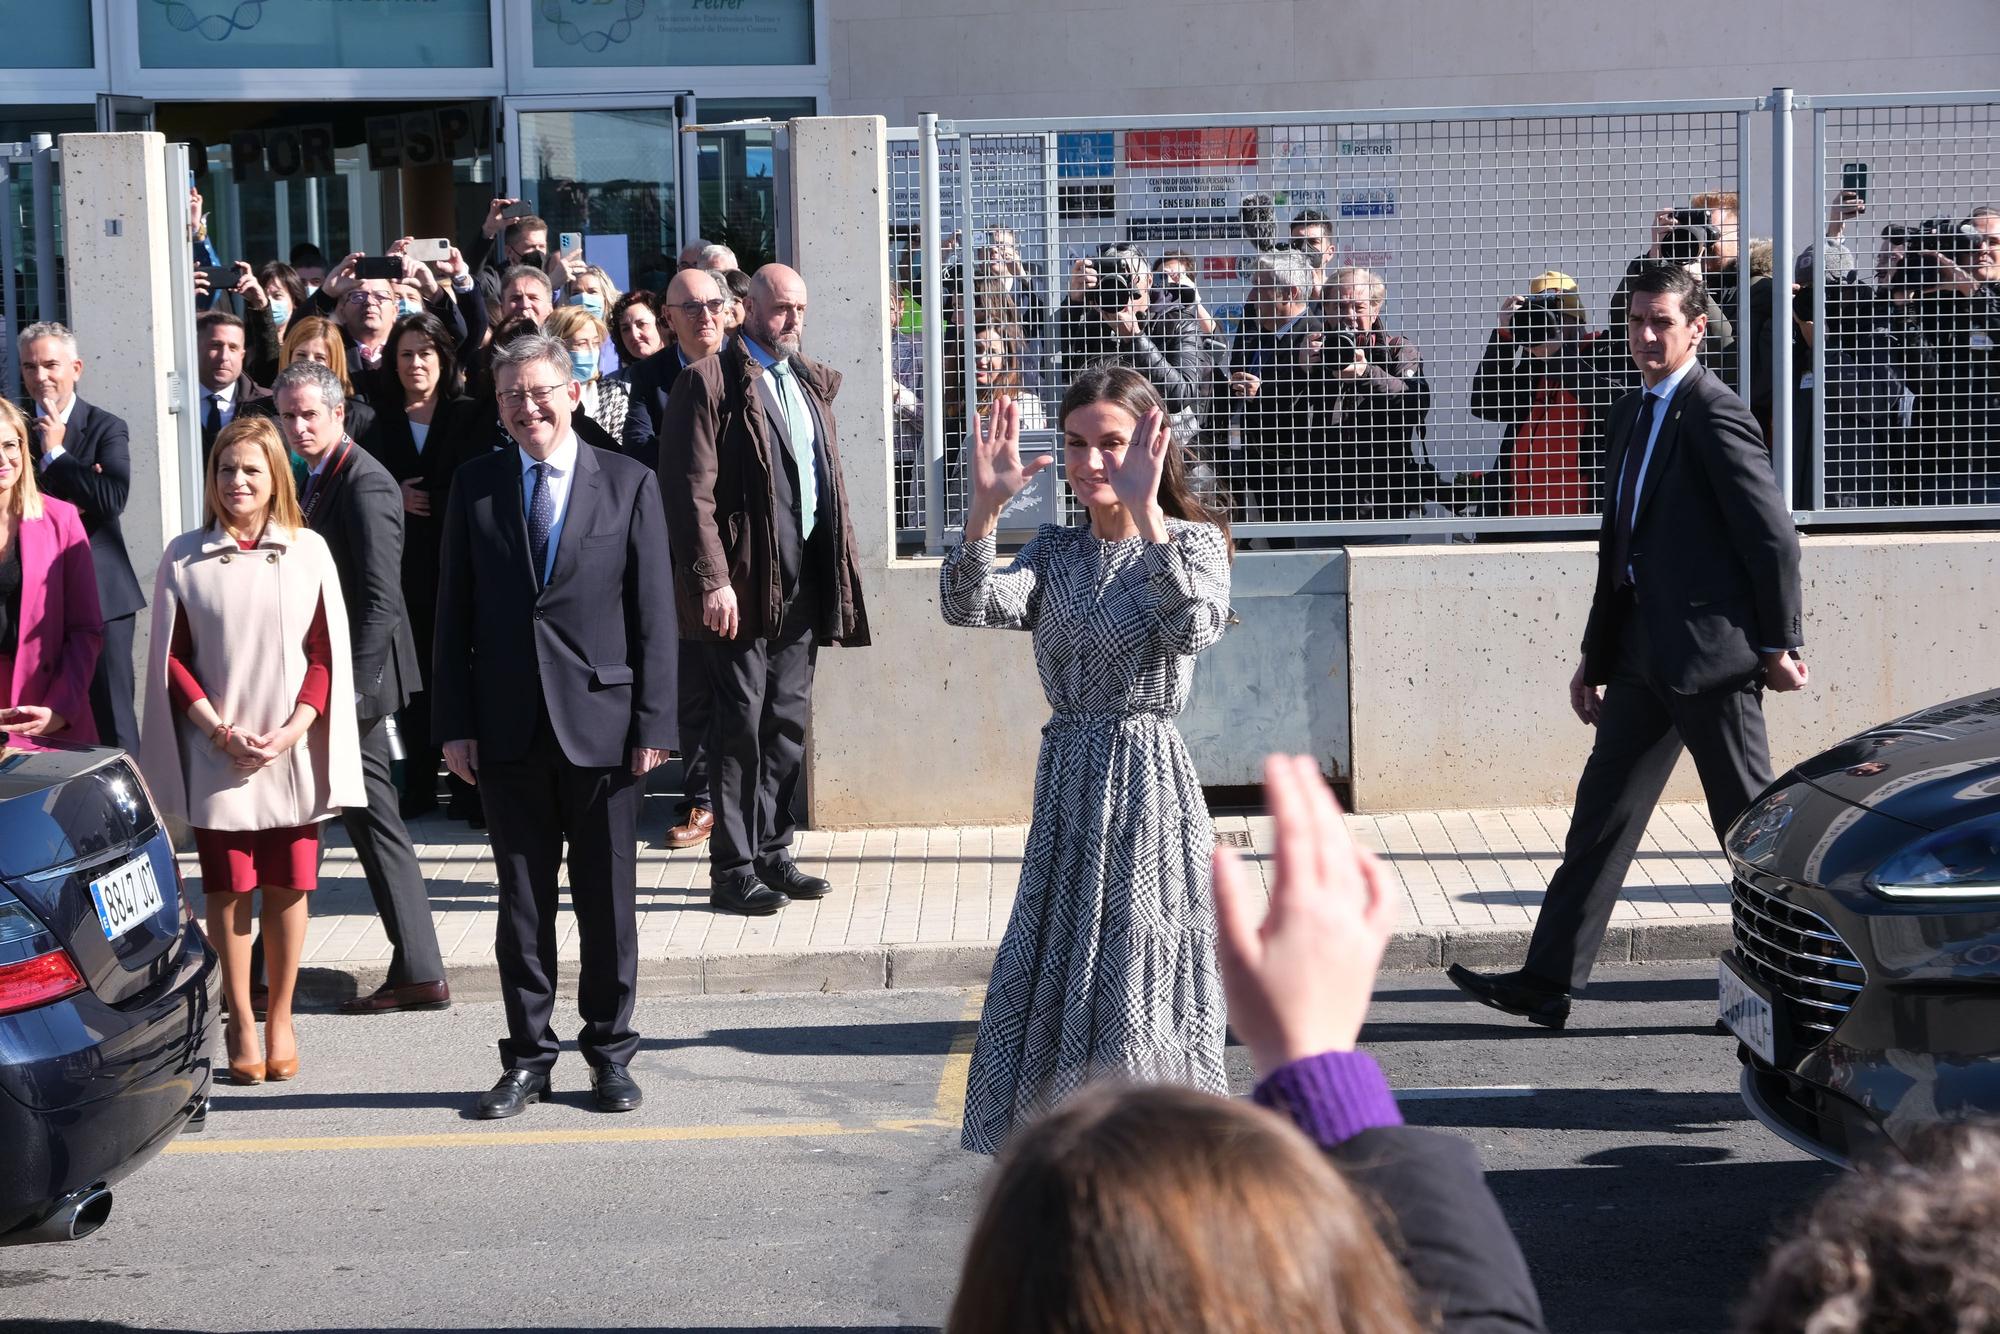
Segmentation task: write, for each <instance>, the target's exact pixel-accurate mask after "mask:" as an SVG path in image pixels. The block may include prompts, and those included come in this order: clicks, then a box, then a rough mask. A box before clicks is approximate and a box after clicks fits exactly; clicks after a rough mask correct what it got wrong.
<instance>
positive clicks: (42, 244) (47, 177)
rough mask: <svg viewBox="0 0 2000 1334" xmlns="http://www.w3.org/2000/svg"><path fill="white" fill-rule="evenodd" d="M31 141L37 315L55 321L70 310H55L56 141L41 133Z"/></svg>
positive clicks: (39, 317) (39, 318)
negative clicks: (33, 159)
mask: <svg viewBox="0 0 2000 1334" xmlns="http://www.w3.org/2000/svg"><path fill="white" fill-rule="evenodd" d="M28 142H29V143H30V144H32V145H33V146H34V150H35V161H34V168H33V171H34V191H35V318H36V319H38V320H53V319H57V318H59V317H60V315H61V314H64V313H67V312H59V311H58V310H57V309H56V148H55V142H56V141H55V140H54V139H53V138H51V137H50V136H49V135H46V134H38V135H36V136H34V137H33V138H32V139H30V140H29V141H28ZM8 280H9V281H10V282H11V281H12V280H13V279H12V275H11V274H10V275H9V276H8Z"/></svg>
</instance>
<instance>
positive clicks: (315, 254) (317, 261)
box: [290, 241, 327, 269]
mask: <svg viewBox="0 0 2000 1334" xmlns="http://www.w3.org/2000/svg"><path fill="white" fill-rule="evenodd" d="M290 259H291V264H292V267H293V268H294V269H323V268H326V267H327V262H326V254H325V252H324V251H322V250H321V249H320V248H319V247H318V246H316V245H314V244H313V243H312V242H311V241H301V242H299V243H298V244H297V245H295V246H293V247H292V253H291V256H290Z"/></svg>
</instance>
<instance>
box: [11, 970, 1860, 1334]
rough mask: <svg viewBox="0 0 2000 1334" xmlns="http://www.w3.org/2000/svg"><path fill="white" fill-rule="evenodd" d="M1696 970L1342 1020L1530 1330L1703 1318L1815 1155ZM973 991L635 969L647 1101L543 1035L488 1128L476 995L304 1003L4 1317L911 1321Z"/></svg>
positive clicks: (946, 1248)
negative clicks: (1480, 1193)
mask: <svg viewBox="0 0 2000 1334" xmlns="http://www.w3.org/2000/svg"><path fill="white" fill-rule="evenodd" d="M1714 994H1715V985H1714V978H1713V974H1712V972H1711V971H1710V970H1709V969H1707V968H1692V967H1666V968H1626V969H1620V970H1615V971H1612V972H1608V973H1607V974H1605V975H1604V977H1603V979H1602V983H1601V985H1600V986H1598V987H1596V988H1594V989H1593V996H1592V998H1591V999H1589V1000H1586V1001H1583V1002H1580V1003H1579V1004H1578V1006H1577V1009H1576V1012H1575V1014H1574V1015H1573V1016H1572V1021H1573V1024H1574V1027H1573V1028H1572V1029H1571V1030H1570V1031H1569V1032H1568V1033H1567V1034H1565V1035H1561V1036H1556V1035H1550V1034H1545V1033H1543V1032H1541V1031H1540V1030H1535V1029H1530V1028H1528V1027H1526V1026H1525V1025H1517V1024H1516V1023H1514V1022H1513V1021H1511V1020H1508V1019H1507V1018H1506V1017H1505V1016H1501V1015H1498V1014H1495V1013H1493V1012H1492V1011H1488V1010H1483V1009H1479V1008H1477V1007H1474V1006H1471V1005H1469V1004H1467V1003H1464V1002H1461V1001H1459V1000H1457V999H1456V993H1455V992H1453V991H1451V990H1450V988H1449V987H1448V986H1447V985H1446V984H1445V983H1444V982H1443V979H1442V978H1441V977H1437V978H1432V977H1429V976H1425V975H1414V974H1403V975H1392V976H1390V977H1387V978H1385V979H1384V980H1383V985H1382V988H1381V990H1380V992H1379V994H1378V997H1377V1005H1376V1009H1375V1011H1374V1014H1373V1016H1372V1018H1373V1022H1372V1024H1371V1026H1370V1028H1369V1031H1368V1033H1367V1034H1366V1040H1367V1042H1368V1044H1369V1046H1370V1047H1371V1049H1372V1050H1374V1051H1375V1052H1376V1053H1377V1055H1378V1056H1379V1057H1380V1059H1381V1060H1382V1061H1383V1063H1384V1065H1385V1067H1386V1068H1387V1069H1388V1071H1389V1074H1390V1078H1391V1080H1392V1082H1393V1083H1394V1084H1395V1085H1396V1086H1397V1087H1398V1088H1399V1089H1400V1090H1403V1091H1404V1092H1405V1094H1406V1100H1405V1104H1404V1107H1405V1113H1406V1115H1407V1116H1408V1118H1409V1119H1410V1120H1411V1121H1412V1122H1414V1123H1417V1124H1422V1125H1427V1126H1433V1127H1436V1128H1438V1129H1440V1130H1444V1131H1448V1132H1450V1133H1454V1134H1462V1135H1466V1136H1468V1137H1470V1138H1472V1139H1474V1140H1476V1141H1477V1142H1478V1143H1479V1145H1480V1146H1481V1148H1482V1150H1483V1151H1484V1153H1485V1155H1486V1161H1487V1164H1488V1166H1489V1168H1490V1169H1491V1180H1492V1185H1493V1189H1494V1191H1495V1193H1496V1194H1497V1195H1498V1196H1499V1199H1500V1201H1501V1203H1502V1205H1503V1206H1504V1207H1505V1209H1506V1211H1507V1214H1508V1216H1509V1218H1510V1219H1511V1220H1512V1222H1513V1224H1514V1226H1515V1229H1516V1232H1517V1233H1518V1235H1519V1236H1520V1238H1521V1241H1522V1244H1523V1247H1524V1248H1525V1250H1526V1251H1527V1254H1528V1256H1529V1260H1530V1262H1531V1264H1532V1265H1533V1266H1534V1270H1535V1274H1536V1279H1537V1282H1538V1283H1539V1285H1540V1288H1541V1292H1542V1296H1543V1300H1544V1302H1545V1303H1546V1305H1547V1307H1548V1311H1549V1316H1550V1324H1551V1327H1552V1328H1553V1329H1556V1330H1560V1331H1600V1330H1624V1331H1665V1330H1676V1331H1678V1330H1704V1331H1705V1330H1716V1329H1720V1328H1724V1327H1725V1326H1726V1324H1727V1313H1728V1310H1729V1308H1730V1305H1731V1303H1732V1302H1733V1301H1734V1300H1735V1298H1736V1297H1737V1296H1738V1295H1739V1294H1740V1292H1741V1289H1742V1286H1743V1284H1744V1282H1745V1281H1746V1279H1747V1277H1748V1275H1749V1274H1750V1273H1751V1272H1752V1271H1753V1270H1754V1267H1755V1265H1756V1264H1757V1262H1758V1259H1759V1256H1760V1255H1761V1252H1762V1250H1763V1247H1764V1245H1765V1242H1766V1238H1767V1236H1768V1235H1769V1232H1770V1230H1771V1227H1772V1225H1773V1222H1774V1220H1781V1219H1784V1218H1787V1217H1790V1216H1792V1215H1793V1214H1795V1213H1796V1212H1797V1210H1798V1209H1799V1208H1800V1207H1801V1206H1802V1205H1803V1204H1804V1203H1805V1202H1807V1201H1808V1200H1810V1198H1811V1197H1812V1195H1813V1194H1814V1193H1815V1192H1816V1191H1817V1190H1818V1189H1819V1188H1820V1187H1821V1186H1822V1184H1823V1183H1824V1182H1825V1181H1827V1180H1828V1179H1829V1178H1830V1175H1831V1173H1830V1170H1829V1169H1825V1168H1823V1167H1821V1166H1819V1165H1818V1164H1816V1163H1813V1162H1811V1161H1809V1160H1804V1159H1802V1158H1801V1157H1800V1156H1799V1155H1798V1154H1797V1153H1796V1152H1794V1151H1793V1150H1791V1149H1789V1148H1787V1147H1786V1146H1784V1145H1783V1144H1780V1143H1779V1142H1777V1141H1776V1140H1774V1139H1772V1138H1771V1137H1769V1136H1768V1135H1766V1134H1765V1133H1764V1131H1763V1130H1762V1129H1761V1128H1759V1127H1758V1126H1757V1125H1756V1123H1754V1122H1752V1121H1750V1120H1748V1119H1747V1117H1746V1116H1745V1114H1744V1112H1743V1110H1742V1108H1741V1107H1740V1105H1739V1104H1738V1103H1737V1101H1736V1097H1735V1093H1734V1089H1735V1077H1736V1076H1735V1071H1736V1063H1735V1058H1734V1055H1733V1049H1732V1047H1731V1045H1730V1044H1729V1043H1728V1042H1726V1041H1724V1040H1723V1039H1720V1038H1718V1037H1716V1036H1714V1034H1713V1033H1712V1031H1711V1027H1710V1020H1711V1017H1712V1014H1713V1007H1714ZM977 999H978V998H977V996H976V995H968V994H967V993H963V992H947V991H934V992H923V991H882V992H866V993H858V994H845V995H811V996H744V997H724V998H718V997H690V998H682V999H657V1000H649V1001H646V1002H643V1003H642V1004H641V1006H640V1014H639V1017H640V1029H641V1031H642V1032H643V1033H645V1034H646V1038H645V1046H644V1050H643V1052H642V1053H641V1055H640V1057H639V1059H638V1061H637V1062H636V1063H635V1065H634V1073H635V1075H636V1076H637V1077H638V1078H639V1079H640V1081H641V1082H642V1084H643V1085H644V1087H645V1089H646V1093H647V1103H646V1105H645V1107H644V1108H642V1109H641V1110H640V1111H638V1112H636V1113H632V1114H630V1115H626V1116H618V1117H610V1116H604V1115H600V1114H597V1113H595V1112H593V1111H591V1110H590V1109H589V1107H588V1101H587V1083H586V1081H585V1078H584V1067H583V1064H582V1062H581V1061H580V1060H578V1059H577V1058H575V1057H574V1056H573V1055H571V1056H566V1057H565V1059H564V1061H563V1062H562V1064H560V1065H559V1066H558V1067H557V1090H558V1098H557V1101H556V1102H555V1104H553V1105H548V1106H538V1107H533V1108H530V1109H529V1111H528V1113H527V1114H526V1115H524V1116H522V1117H520V1118H518V1119H516V1120H513V1121H509V1122H504V1123H499V1124H492V1123H484V1122H475V1121H472V1120H469V1119H466V1109H467V1108H468V1107H469V1106H470V1104H471V1102H472V1100H473V1098H474V1096H475V1095H476V1093H477V1092H478V1091H479V1090H481V1089H483V1088H484V1087H485V1086H486V1085H487V1084H489V1083H490V1082H491V1080H492V1079H493V1077H494V1076H495V1075H496V1073H497V1058H496V1055H495V1053H494V1050H493V1039H494V1037H495V1036H496V1034H497V1032H498V1031H499V1027H500V1013H499V1007H498V1005H497V1004H494V1003H491V1002H478V1003H472V1004H463V1003H462V1004H460V1005H459V1006H458V1007H457V1008H456V1009H454V1010H452V1011H451V1012H449V1013H445V1014H423V1015H402V1016H389V1017H384V1018H379V1019H368V1020H358V1019H345V1018H342V1017H339V1016H336V1015H319V1014H314V1015H307V1016H304V1017H303V1018H302V1019H301V1023H300V1032H301V1049H302V1055H303V1058H304V1069H303V1072H302V1074H301V1077H300V1078H299V1079H298V1080H297V1081H296V1082H294V1083H291V1084H280V1085H265V1086H262V1087H259V1088H254V1089H219V1090H218V1092H217V1094H216V1097H215V1102H214V1112H213V1114H212V1116H211V1117H210V1121H209V1128H208V1130H207V1132H206V1133H205V1134H203V1135H200V1136H190V1137H187V1138H184V1139H183V1140H182V1141H181V1142H180V1143H179V1144H178V1145H176V1146H175V1148H174V1149H173V1150H172V1151H170V1152H169V1154H168V1155H166V1156H164V1157H162V1158H161V1159H160V1160H158V1161H157V1162H155V1163H153V1164H152V1165H150V1166H149V1167H147V1168H146V1169H145V1170H144V1171H142V1172H141V1173H139V1174H138V1175H137V1176H135V1177H133V1178H131V1179H130V1180H128V1181H127V1182H126V1183H124V1184H123V1185H121V1186H120V1187H119V1188H118V1191H117V1197H118V1200H117V1207H116V1208H115V1210H114V1211H113V1214H112V1218H111V1222H110V1224H109V1225H108V1226H107V1227H106V1228H105V1229H104V1230H103V1231H102V1232H100V1233H99V1234H97V1235H96V1236H95V1237H92V1238H89V1239H87V1240H85V1241H83V1242H78V1243H73V1244H71V1245H67V1246H60V1247H48V1246H43V1247H29V1248H19V1249H12V1250H0V1330H15V1329H20V1330H29V1329H32V1330H37V1331H39V1330H47V1329H54V1328H62V1329H77V1330H86V1331H98V1332H102V1334H108V1332H109V1331H113V1330H118V1329H124V1328H149V1329H171V1330H262V1331H278V1330H306V1329H313V1330H326V1329H333V1330H348V1329H352V1330H361V1329H370V1330H373V1329H488V1328H491V1329H498V1328H515V1327H521V1326H531V1327H536V1328H541V1329H570V1328H596V1327H621V1328H647V1329H657V1330H677V1331H700V1330H721V1329H749V1330H761V1331H766V1332H767V1334H769V1332H775V1331H823V1330H864V1329H865V1330H890V1331H918V1330H930V1329H934V1328H936V1327H937V1325H938V1324H939V1323H940V1322H941V1321H942V1320H943V1318H944V1314H945V1311H946V1309H947V1307H948V1305H949V1301H950V1294H951V1290H952V1286H953V1281H954V1276H955V1273H956V1269H957V1263H958V1252H959V1247H960V1246H961V1244H962V1242H963V1238H964V1235H965V1231H966V1228H967V1225H968V1222H969V1220H970V1217H971V1214H972V1212H973V1210H974V1209H975V1207H976V1205H977V1201H978V1192H979V1186H980V1181H981V1178H982V1175H983V1171H984V1166H985V1164H984V1161H983V1160H981V1159H977V1158H974V1157H972V1156H970V1155H967V1154H964V1153H962V1152H960V1151H959V1149H958V1147H957V1140H958V1136H957V1131H956V1122H955V1117H956V1110H957V1105H958V1101H959V1099H960V1097H961V1096H962V1088H963V1068H964V1063H965V1053H966V1052H967V1051H968V1050H969V1039H970V1034H971V1025H970V1024H969V1023H968V1022H967V1016H968V1014H969V1013H970V1012H971V1011H970V1009H969V1008H968V1007H969V1006H976V1004H977ZM572 1022H573V1021H572ZM1231 1063H1232V1069H1233V1070H1234V1072H1235V1074H1236V1077H1237V1080H1238V1082H1239V1084H1246V1083H1247V1081H1248V1078H1249V1070H1248V1065H1247V1061H1245V1059H1244V1057H1243V1053H1242V1052H1241V1051H1240V1050H1237V1049H1232V1051H1231Z"/></svg>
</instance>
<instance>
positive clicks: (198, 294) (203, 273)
mask: <svg viewBox="0 0 2000 1334" xmlns="http://www.w3.org/2000/svg"><path fill="white" fill-rule="evenodd" d="M214 290H215V289H214V288H213V287H211V286H210V285H209V281H208V268H207V266H206V265H202V264H197V265H195V267H194V299H195V300H196V301H198V302H200V303H201V304H202V305H204V306H206V305H207V304H208V298H209V296H210V294H211V293H212V292H213V291H214Z"/></svg>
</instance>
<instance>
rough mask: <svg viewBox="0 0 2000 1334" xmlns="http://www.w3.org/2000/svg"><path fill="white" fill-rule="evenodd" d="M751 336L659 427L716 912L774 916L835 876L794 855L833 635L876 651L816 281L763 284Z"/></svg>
mask: <svg viewBox="0 0 2000 1334" xmlns="http://www.w3.org/2000/svg"><path fill="white" fill-rule="evenodd" d="M747 304H748V308H749V311H748V315H747V317H746V318H745V319H744V322H743V325H742V328H741V329H739V330H738V332H737V333H736V335H735V336H734V337H732V338H731V339H730V340H729V341H728V342H727V343H725V344H724V345H723V347H722V350H721V351H720V352H718V353H716V354H715V355H714V356H712V357H706V358H703V359H702V360H700V361H697V362H695V363H693V364H692V365H690V366H689V367H688V368H687V369H686V370H684V371H682V372H681V377H680V381H679V383H678V384H677V385H676V386H675V389H674V393H673V394H672V396H671V397H670V398H669V400H668V403H667V408H666V420H665V422H664V423H663V426H662V429H661V431H660V465H659V466H660V472H661V474H662V479H661V480H662V485H661V488H660V489H661V491H662V493H663V494H664V495H665V496H666V498H667V499H666V504H667V525H668V529H669V533H670V537H671V546H672V548H673V551H674V560H675V563H676V566H677V568H676V570H675V572H674V573H675V579H674V594H675V599H676V601H677V603H678V604H679V609H680V622H681V635H682V637H683V638H688V639H695V640H698V641H700V642H701V643H702V644H703V645H704V647H705V652H706V658H707V664H708V673H709V684H710V687H711V689H712V690H713V692H714V700H715V709H714V714H713V720H712V722H711V724H710V729H709V787H710V793H711V796H712V798H713V806H712V808H711V809H712V810H713V811H714V814H715V832H714V834H713V836H712V837H711V838H710V839H709V904H710V906H711V907H714V908H715V909H717V910H718V911H721V912H734V913H742V914H745V915H747V916H753V917H762V916H768V915H769V914H771V913H774V912H776V911H778V909H780V908H782V907H784V906H785V904H786V903H788V902H790V901H791V900H792V899H817V898H823V897H825V895H826V893H827V891H828V889H829V888H830V887H829V886H828V884H827V882H826V881H824V880H822V879H819V878H818V877H816V876H810V875H807V874H806V873H805V872H803V871H801V870H800V869H799V868H798V865H797V863H795V862H794V861H793V860H792V856H791V844H792V833H793V831H794V829H795V828H796V823H795V821H794V819H793V816H792V802H793V798H794V796H795V795H796V794H797V791H798V785H799V774H800V771H801V770H802V768H803V767H804V760H805V730H806V719H807V717H808V716H809V714H810V713H811V709H812V679H813V664H814V660H815V657H816V655H817V653H818V650H819V646H820V645H822V644H842V645H863V644H866V643H868V616H867V612H866V610H865V609H864V608H863V606H862V599H861V578H860V574H859V571H858V568H857V567H858V561H857V560H856V558H855V548H854V531H853V527H852V525H851V524H850V523H849V522H848V517H847V488H846V483H845V481H844V479H843V478H842V476H841V470H840V450H839V446H838V444H837V441H836V435H835V425H834V419H833V398H834V395H835V394H837V393H838V392H839V391H840V376H839V375H838V374H837V373H835V372H834V371H831V370H829V369H827V368H826V367H824V366H822V365H820V364H818V363H817V362H814V361H810V360H808V359H807V358H806V357H804V356H802V355H801V354H800V352H799V340H800V338H801V336H802V335H803V334H804V332H805V322H806V284H805V280H804V279H803V278H801V277H800V276H799V275H798V274H797V273H796V272H794V271H793V270H791V269H789V268H787V267H785V266H784V265H782V264H767V265H765V266H764V267H763V268H761V269H759V270H757V273H756V275H755V276H754V277H753V278H752V279H751V283H750V295H749V300H748V303H747Z"/></svg>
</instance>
